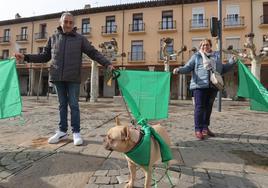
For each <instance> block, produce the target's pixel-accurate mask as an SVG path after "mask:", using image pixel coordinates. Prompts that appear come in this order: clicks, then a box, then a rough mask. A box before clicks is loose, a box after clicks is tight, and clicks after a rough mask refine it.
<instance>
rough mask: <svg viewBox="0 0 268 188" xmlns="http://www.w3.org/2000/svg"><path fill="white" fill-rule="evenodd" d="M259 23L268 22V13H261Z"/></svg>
mask: <svg viewBox="0 0 268 188" xmlns="http://www.w3.org/2000/svg"><path fill="white" fill-rule="evenodd" d="M260 21H261V24H268V15H262V16H261V17H260Z"/></svg>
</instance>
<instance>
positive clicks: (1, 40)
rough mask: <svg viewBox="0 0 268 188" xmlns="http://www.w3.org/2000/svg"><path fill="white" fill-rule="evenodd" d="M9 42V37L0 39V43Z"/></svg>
mask: <svg viewBox="0 0 268 188" xmlns="http://www.w3.org/2000/svg"><path fill="white" fill-rule="evenodd" d="M9 42H10V36H3V37H0V43H9Z"/></svg>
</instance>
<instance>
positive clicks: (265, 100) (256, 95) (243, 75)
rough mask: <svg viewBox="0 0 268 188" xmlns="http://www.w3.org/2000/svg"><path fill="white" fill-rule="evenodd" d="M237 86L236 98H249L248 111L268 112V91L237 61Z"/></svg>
mask: <svg viewBox="0 0 268 188" xmlns="http://www.w3.org/2000/svg"><path fill="white" fill-rule="evenodd" d="M238 73H239V86H238V91H237V96H240V97H245V98H250V99H251V100H250V109H251V110H256V111H265V112H268V91H267V89H266V88H265V87H264V86H263V85H262V84H261V82H260V81H259V80H258V79H257V78H255V76H254V75H253V74H252V73H251V72H250V71H249V70H248V68H247V67H246V66H245V65H244V64H243V63H242V62H241V61H240V60H238Z"/></svg>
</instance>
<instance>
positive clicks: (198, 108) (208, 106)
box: [193, 88, 218, 131]
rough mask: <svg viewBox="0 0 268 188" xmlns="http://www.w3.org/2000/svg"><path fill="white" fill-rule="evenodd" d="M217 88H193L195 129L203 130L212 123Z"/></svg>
mask: <svg viewBox="0 0 268 188" xmlns="http://www.w3.org/2000/svg"><path fill="white" fill-rule="evenodd" d="M217 92H218V91H217V90H216V89H214V88H204V89H195V90H193V95H194V102H195V109H194V123H195V130H196V131H202V130H203V129H207V128H208V126H209V124H210V116H211V112H212V107H213V103H214V100H215V98H216V96H217Z"/></svg>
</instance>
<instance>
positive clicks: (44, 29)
mask: <svg viewBox="0 0 268 188" xmlns="http://www.w3.org/2000/svg"><path fill="white" fill-rule="evenodd" d="M46 32H47V24H41V25H40V38H41V39H44V38H46Z"/></svg>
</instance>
